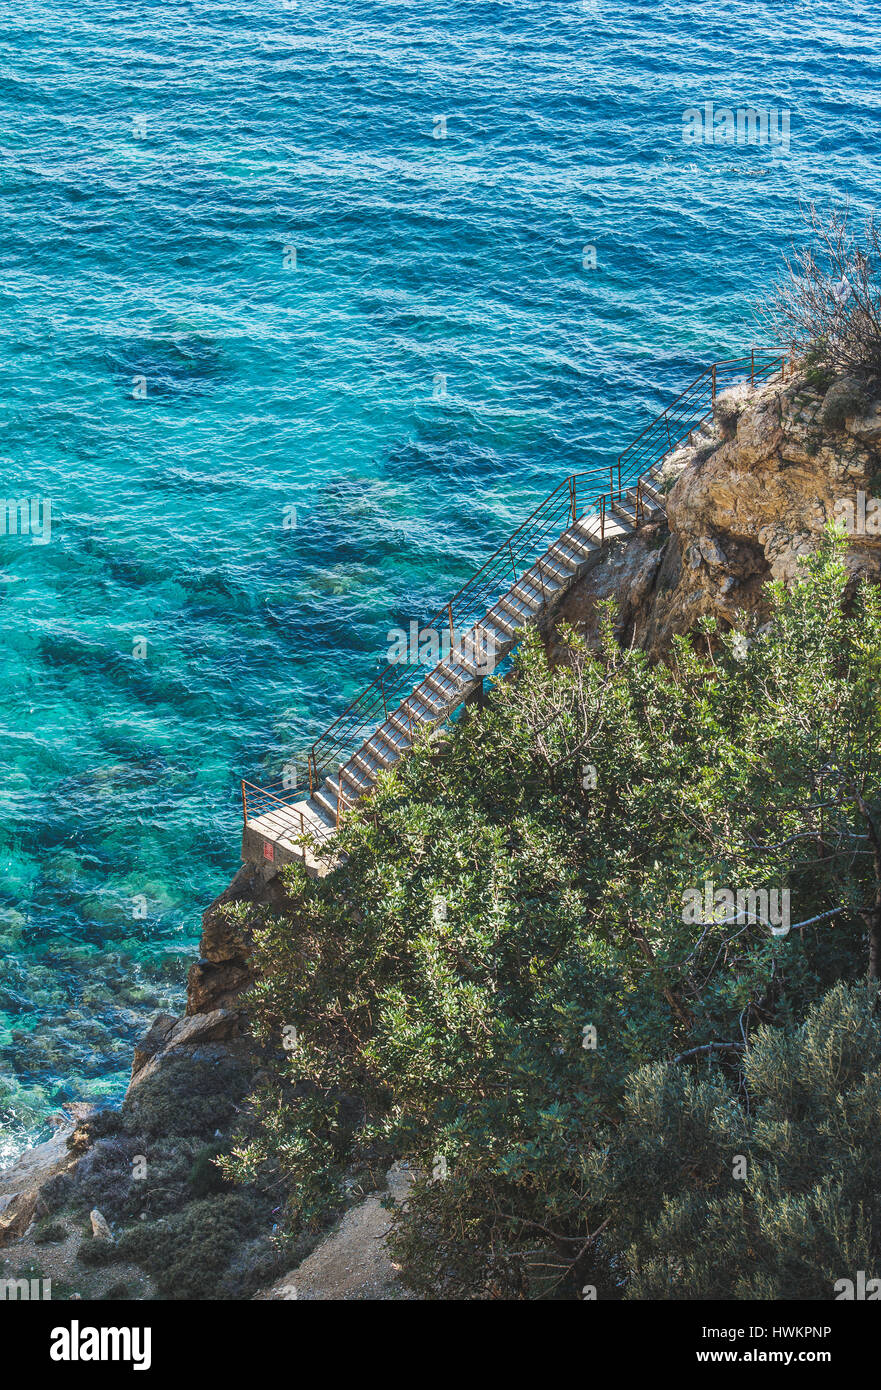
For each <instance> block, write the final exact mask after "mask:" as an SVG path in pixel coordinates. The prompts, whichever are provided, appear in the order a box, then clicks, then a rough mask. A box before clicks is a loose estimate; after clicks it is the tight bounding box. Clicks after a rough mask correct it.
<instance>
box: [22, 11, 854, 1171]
mask: <svg viewBox="0 0 881 1390" xmlns="http://www.w3.org/2000/svg"><path fill="white" fill-rule="evenodd" d="M0 13H2V18H3V23H2V25H0V49H2V54H0V57H2V61H0V144H2V165H0V170H2V173H0V177H2V217H3V225H2V232H3V236H2V270H3V273H2V279H0V367H2V390H0V424H2V427H0V457H2V478H3V486H2V488H0V492H2V494H3V495H4V496H5V497H7V498H14V499H19V498H23V497H28V498H30V497H34V498H40V499H49V500H50V501H51V518H50V519H51V535H50V537H49V542H48V544H45V545H43V544H34V543H33V539H32V537H27V536H21V535H6V536H0V581H2V583H0V633H2V677H0V722H2V732H3V745H2V763H3V775H2V782H0V806H2V820H0V851H2V880H0V951H2V955H0V960H2V965H0V1154H7V1155H8V1154H11V1153H14V1152H15V1151H16V1149H17V1148H19V1147H21V1145H22V1144H24V1143H25V1142H27V1141H32V1140H33V1139H34V1138H36V1137H38V1136H39V1135H40V1134H42V1133H45V1132H46V1129H45V1126H46V1119H47V1117H48V1116H49V1115H50V1114H51V1113H52V1112H53V1111H54V1110H57V1108H58V1105H59V1104H60V1103H61V1102H62V1101H64V1100H68V1099H77V1098H82V1097H87V1098H92V1097H96V1096H102V1095H103V1096H110V1095H117V1094H119V1092H120V1090H121V1089H122V1087H123V1086H124V1084H125V1079H126V1075H127V1072H128V1068H129V1065H130V1058H131V1042H132V1039H133V1038H134V1037H135V1036H136V1034H137V1033H138V1031H139V1030H140V1029H141V1028H142V1027H143V1026H144V1023H145V1020H146V1019H147V1018H148V1017H149V1015H150V1014H151V1013H152V1012H155V1011H156V1010H157V1009H158V1008H172V1009H175V1008H177V1007H178V1006H179V1005H180V1002H181V999H182V995H183V986H184V978H185V970H186V965H187V963H188V960H189V959H190V958H192V955H193V951H194V946H195V941H196V938H197V935H198V925H199V912H200V910H201V908H202V907H204V906H205V905H206V904H207V903H208V902H209V901H210V900H211V898H212V897H214V896H215V895H216V893H217V892H219V891H220V890H221V889H222V888H223V887H224V886H225V884H226V882H227V881H228V879H229V878H230V876H231V875H232V873H233V872H234V871H235V869H236V867H237V863H238V848H239V843H238V841H239V834H240V810H239V801H238V780H237V779H238V777H239V776H240V775H241V774H242V773H243V772H245V773H251V774H254V775H256V776H258V777H259V776H260V775H262V774H265V773H267V772H271V773H273V774H277V772H278V770H279V768H280V766H281V763H282V761H283V760H284V759H286V758H289V757H294V758H295V757H296V756H297V754H298V753H299V752H300V750H302V749H303V748H305V747H306V746H307V744H308V743H309V742H310V741H311V739H312V738H313V737H314V736H315V735H316V734H317V733H318V732H319V731H320V730H321V729H322V728H323V727H324V725H325V724H326V723H328V722H329V721H330V719H331V718H332V717H333V716H334V715H335V714H336V713H338V712H339V711H340V710H341V709H342V707H343V706H344V704H345V703H347V701H348V700H349V699H350V698H351V697H352V696H353V695H354V694H355V693H356V691H357V689H358V688H359V687H360V686H361V685H362V684H363V683H365V682H366V681H367V680H369V679H370V678H372V676H373V675H374V673H375V671H376V669H377V663H378V661H379V659H380V657H381V655H382V653H383V652H384V650H385V647H386V636H385V635H386V633H387V632H388V630H389V629H390V628H391V627H393V626H396V625H399V624H405V623H406V622H408V621H409V620H410V619H411V618H425V617H427V616H428V615H429V614H430V613H432V612H434V611H435V609H436V607H438V606H439V605H440V603H441V602H442V601H443V600H444V599H445V597H447V596H448V594H449V593H450V592H451V591H452V590H453V589H454V588H456V587H458V585H459V583H461V582H462V581H464V580H465V579H466V578H467V576H468V574H469V573H470V572H471V570H472V569H473V568H475V567H476V566H477V565H478V564H479V563H480V562H481V561H482V559H483V558H485V556H486V555H487V554H488V553H489V552H490V551H491V550H492V549H493V548H494V546H495V544H497V543H498V541H500V540H501V539H502V537H503V536H504V534H505V533H506V530H507V529H509V528H510V527H511V526H512V525H513V524H514V523H515V522H516V521H517V520H518V519H519V518H520V517H521V516H522V515H525V514H526V512H527V511H529V510H530V509H531V506H532V505H534V504H535V503H536V502H537V501H538V500H539V499H540V498H541V497H542V496H543V495H544V494H545V493H546V492H548V491H550V490H551V488H552V487H553V486H555V485H556V483H557V482H558V481H559V480H560V479H561V478H562V477H564V476H565V475H566V474H567V473H568V472H571V471H573V470H590V469H593V468H596V469H598V470H601V469H604V468H606V467H607V466H608V462H609V460H610V458H612V457H614V456H615V455H616V454H617V452H618V449H619V448H620V446H621V444H623V443H624V442H626V441H627V439H628V437H629V436H630V435H632V434H634V433H636V432H637V431H638V430H639V429H640V428H641V426H642V424H643V423H645V420H646V419H647V417H648V413H649V412H651V411H653V410H655V409H657V408H658V407H659V406H660V405H662V404H663V403H664V402H665V400H666V398H667V396H668V395H669V394H672V393H675V392H676V391H678V390H679V389H681V388H682V387H683V386H684V385H686V384H687V382H688V381H689V380H690V379H691V377H692V376H693V375H694V374H695V373H696V371H697V369H698V367H699V366H700V365H702V364H703V363H705V362H708V361H711V360H712V359H713V358H714V357H718V356H725V355H729V354H733V353H737V352H740V351H742V350H743V348H744V347H748V346H749V344H750V343H751V342H752V341H753V340H754V337H755V332H754V329H753V328H752V327H751V306H752V305H753V303H754V301H755V300H756V299H757V298H758V297H759V296H760V295H761V293H762V291H763V289H764V288H765V287H766V286H767V284H768V283H769V281H770V280H771V279H772V278H773V276H774V275H775V274H776V270H777V266H778V264H779V257H780V252H781V250H782V249H783V248H785V246H786V245H787V242H788V240H789V238H790V237H791V236H793V235H796V234H797V229H798V207H799V202H800V201H806V200H810V199H815V200H818V201H820V202H821V203H826V202H828V201H829V200H830V199H835V200H840V199H842V198H843V197H844V196H845V195H847V196H849V197H850V199H851V203H852V205H853V207H854V208H855V209H856V210H857V211H858V212H862V211H863V210H864V209H866V208H867V207H868V206H870V205H871V203H872V201H873V199H875V198H876V194H877V191H878V150H879V86H878V74H879V59H881V20H879V17H878V11H877V7H876V6H874V5H870V4H867V3H857V4H851V5H849V6H847V7H846V9H845V10H842V7H840V6H838V5H832V4H828V3H811V4H798V3H783V0H779V3H773V4H733V3H727V2H726V0H716V2H715V3H713V4H712V5H709V4H707V5H696V4H688V5H686V4H669V3H645V4H607V3H604V0H597V3H591V0H588V3H586V4H581V3H578V0H570V3H561V2H560V0H541V3H535V4H532V3H513V2H512V3H497V4H483V3H479V2H478V3H458V4H456V3H453V4H446V3H445V4H439V3H419V2H418V0H401V3H396V4H374V3H365V4H362V3H357V2H356V3H355V4H352V5H345V6H340V5H331V4H323V3H319V0H300V2H299V3H297V4H293V3H290V4H284V3H281V0H278V3H276V2H275V0H255V2H254V3H245V4H242V5H239V6H232V5H228V4H225V3H223V2H222V0H211V2H210V3H208V0H198V2H197V3H192V4H181V3H175V2H174V0H143V3H140V4H138V5H125V6H122V5H120V4H118V3H111V2H110V0H65V3H64V4H61V3H60V0H52V3H34V0H19V3H16V4H14V5H13V4H11V3H10V0H4V3H3V5H2V6H0ZM705 101H713V102H714V103H715V104H716V106H717V107H718V106H725V105H729V106H732V107H738V106H740V107H742V106H747V105H754V106H764V107H769V108H771V107H773V108H777V109H778V110H782V109H783V108H787V109H789V111H790V112H791V118H790V119H791V136H790V147H789V149H788V150H785V149H783V148H780V147H775V148H756V147H734V148H724V147H723V148H720V147H707V146H703V145H702V146H687V145H685V144H684V143H683V140H682V129H683V121H682V113H683V111H684V110H685V109H686V108H689V107H693V106H702V105H703V103H704V102H705ZM586 246H593V247H595V251H596V262H597V264H596V268H595V269H593V268H590V262H591V256H590V254H589V253H588V254H587V255H585V251H584V248H585V247H586ZM286 518H287V520H288V521H289V522H290V521H292V520H293V519H294V518H296V526H295V527H294V526H292V525H288V526H285V524H284V523H285V519H286Z"/></svg>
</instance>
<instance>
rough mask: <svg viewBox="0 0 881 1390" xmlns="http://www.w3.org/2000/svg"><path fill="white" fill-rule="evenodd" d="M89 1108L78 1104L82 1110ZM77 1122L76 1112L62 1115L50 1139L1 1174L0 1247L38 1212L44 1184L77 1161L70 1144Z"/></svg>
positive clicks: (11, 1238) (15, 1236)
mask: <svg viewBox="0 0 881 1390" xmlns="http://www.w3.org/2000/svg"><path fill="white" fill-rule="evenodd" d="M90 1108H91V1107H88V1106H78V1107H76V1109H77V1110H79V1111H84V1110H89V1109H90ZM76 1124H77V1116H76V1115H74V1114H71V1113H69V1112H68V1113H67V1114H65V1115H64V1116H63V1117H59V1123H58V1125H57V1127H56V1129H55V1133H54V1134H53V1135H52V1138H51V1139H47V1140H46V1142H45V1144H37V1145H36V1147H35V1148H33V1149H28V1150H27V1152H26V1153H24V1154H22V1156H21V1157H20V1158H19V1159H18V1161H17V1162H16V1163H13V1164H12V1165H11V1167H9V1168H7V1169H5V1170H4V1172H2V1173H0V1246H2V1245H7V1244H8V1243H9V1242H10V1241H13V1240H16V1239H18V1237H20V1236H22V1235H24V1233H25V1231H26V1230H27V1229H28V1227H29V1226H30V1224H31V1222H32V1221H33V1219H34V1216H35V1214H36V1213H37V1211H38V1207H39V1203H40V1194H41V1192H42V1190H43V1188H44V1187H45V1185H46V1184H47V1183H48V1182H49V1181H51V1179H53V1178H57V1177H58V1176H59V1175H60V1174H62V1173H66V1172H67V1171H68V1170H69V1169H71V1168H72V1167H73V1166H74V1164H75V1163H76V1154H75V1152H73V1151H72V1150H71V1148H70V1147H69V1146H68V1145H69V1141H70V1139H71V1136H72V1135H73V1133H74V1130H75V1128H76Z"/></svg>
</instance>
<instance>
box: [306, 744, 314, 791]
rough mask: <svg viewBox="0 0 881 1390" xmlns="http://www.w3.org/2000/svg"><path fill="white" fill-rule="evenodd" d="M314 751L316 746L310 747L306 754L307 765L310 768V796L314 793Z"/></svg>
mask: <svg viewBox="0 0 881 1390" xmlns="http://www.w3.org/2000/svg"><path fill="white" fill-rule="evenodd" d="M314 751H315V750H314V748H310V749H309V752H308V753H307V754H306V766H307V767H308V769H309V795H310V796H311V795H312V754H313V753H314Z"/></svg>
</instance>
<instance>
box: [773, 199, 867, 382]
mask: <svg viewBox="0 0 881 1390" xmlns="http://www.w3.org/2000/svg"><path fill="white" fill-rule="evenodd" d="M805 223H806V226H807V227H808V228H809V229H810V231H811V233H812V235H813V240H814V245H813V246H803V247H800V248H798V247H794V248H793V251H792V255H791V256H784V258H783V259H784V261H785V264H786V270H787V275H786V276H785V277H784V279H783V281H782V282H781V283H780V284H779V285H778V286H777V287H776V290H775V293H774V295H773V297H772V298H771V299H770V301H768V302H767V303H762V304H760V305H759V306H758V314H759V318H760V320H761V322H762V323H763V325H764V326H765V327H766V328H767V329H768V330H769V331H770V332H771V334H772V335H773V336H774V338H775V339H776V340H777V341H778V342H780V343H784V344H785V345H786V346H787V348H788V349H789V351H790V352H791V353H792V355H793V356H796V357H801V358H807V360H808V361H809V362H811V363H813V364H815V365H823V366H826V367H828V368H830V369H832V370H833V371H834V372H835V373H838V374H846V375H853V376H859V377H865V376H872V375H874V374H876V373H879V372H881V288H879V283H878V279H877V275H878V270H879V266H881V228H879V225H878V223H877V221H876V219H875V215H874V214H872V216H870V217H868V218H867V219H866V223H865V229H864V231H865V242H864V245H863V246H859V245H858V244H857V242H856V240H855V238H854V237H853V235H852V234H851V232H850V229H849V226H848V210H847V208H846V207H845V210H844V212H841V213H837V212H833V213H831V214H830V215H829V218H828V220H824V219H823V218H822V217H821V216H820V214H819V213H818V212H817V209H816V208H815V207H814V205H813V204H811V205H810V207H809V209H808V210H807V213H806V215H805Z"/></svg>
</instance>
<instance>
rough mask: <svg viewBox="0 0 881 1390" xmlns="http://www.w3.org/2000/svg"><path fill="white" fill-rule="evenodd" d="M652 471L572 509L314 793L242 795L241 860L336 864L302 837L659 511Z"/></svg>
mask: <svg viewBox="0 0 881 1390" xmlns="http://www.w3.org/2000/svg"><path fill="white" fill-rule="evenodd" d="M656 474H657V468H655V469H651V470H649V472H648V473H647V474H646V475H645V476H644V477H642V478H640V479H639V482H638V485H634V486H633V487H630V488H625V489H622V491H621V493H620V494H618V495H616V496H614V497H613V500H612V501H611V503H610V506H609V508H608V509H607V510H606V509H604V510H603V511H602V512H597V511H595V510H592V511H587V512H585V513H584V514H583V515H582V516H580V517H578V518H577V519H576V521H575V522H574V523H573V524H572V525H570V526H569V527H568V529H567V530H565V531H564V532H563V533H562V534H561V535H560V536H558V538H557V539H556V540H555V541H554V542H553V544H552V545H551V546H549V547H548V549H547V550H546V551H545V552H544V554H543V555H541V556H540V557H539V558H538V559H537V560H536V561H535V563H534V564H533V565H531V566H530V567H529V568H528V569H527V570H526V571H525V572H524V573H523V574H521V575H520V577H519V578H518V579H517V580H516V582H514V583H513V584H512V585H511V587H510V588H509V589H508V591H507V592H506V593H504V594H503V595H502V596H501V598H498V599H497V600H496V601H495V603H494V604H493V605H492V607H491V608H489V609H488V610H487V611H486V613H485V614H484V615H483V617H482V618H481V619H480V621H479V622H478V623H476V624H475V625H474V627H473V628H471V629H470V631H468V632H466V633H465V634H464V635H463V639H462V641H461V642H460V643H459V644H458V645H456V646H454V648H453V650H451V652H450V655H449V656H448V657H446V658H445V659H444V660H442V661H440V662H439V663H438V664H437V665H436V666H435V667H434V669H433V670H432V671H430V672H429V673H428V674H427V675H425V676H424V677H423V679H422V680H421V681H420V682H419V684H418V685H416V686H415V688H414V689H413V691H412V693H411V694H410V695H409V696H408V697H407V699H405V700H404V701H403V702H402V703H401V704H400V705H398V707H397V708H396V709H395V710H393V711H392V712H390V713H389V714H388V716H387V718H386V719H385V720H384V721H383V722H382V723H380V724H379V725H378V726H377V727H376V728H375V729H374V731H373V732H372V734H371V735H370V736H369V737H368V738H367V739H366V740H365V741H364V742H363V743H362V744H361V746H360V747H359V748H358V749H357V751H356V752H354V753H353V754H352V755H351V756H350V757H349V759H348V761H347V762H345V763H343V764H342V766H341V767H340V769H339V772H338V773H337V774H336V776H331V777H327V778H326V779H325V780H324V781H323V782H322V784H321V785H320V786H319V787H318V788H317V789H316V790H315V791H314V792H313V793H312V795H311V796H309V797H306V798H304V799H303V800H300V801H296V802H285V801H283V800H281V799H277V800H275V804H272V803H271V802H270V804H266V803H265V802H264V801H263V800H261V798H260V797H259V796H257V797H255V798H252V801H256V802H257V808H256V814H251V815H249V814H248V800H247V798H246V800H245V827H244V836H243V843H242V857H243V859H244V860H245V861H246V862H248V861H252V862H258V863H259V862H260V861H261V860H262V861H264V862H266V861H269V862H270V863H271V864H273V865H278V864H284V863H291V862H294V861H299V862H303V863H305V866H306V869H307V871H308V872H310V873H313V874H322V873H325V872H327V870H328V867H331V866H332V863H331V862H330V861H329V860H328V859H327V858H325V857H323V856H322V854H321V852H320V848H319V850H318V851H317V852H316V850H315V849H313V848H311V847H307V846H306V845H304V844H303V843H302V841H303V839H304V837H306V836H312V837H314V838H315V839H316V840H317V841H318V842H319V846H320V845H321V842H323V841H325V840H327V839H329V838H330V837H331V836H332V835H333V833H334V831H335V830H336V828H337V824H338V820H339V816H340V815H342V814H343V813H344V812H345V811H346V810H348V809H349V808H350V807H352V806H353V805H354V804H355V803H356V802H357V801H359V800H360V799H361V798H362V797H365V796H368V795H369V794H370V792H371V791H372V790H373V788H374V786H375V784H376V779H377V777H378V776H379V774H380V773H381V772H384V771H387V770H388V769H389V768H392V767H394V765H395V764H396V763H397V762H398V761H399V759H400V758H402V757H403V756H404V755H405V754H406V753H407V752H408V751H409V750H410V748H411V747H412V745H413V742H414V740H415V739H416V738H417V737H418V736H419V734H421V733H424V732H425V731H427V730H430V729H433V728H436V727H437V726H438V725H440V724H443V723H445V722H446V720H448V719H449V718H450V716H451V715H452V714H453V713H454V711H455V710H456V709H458V708H459V706H460V705H461V704H462V703H463V702H464V701H465V700H467V699H469V697H471V696H473V695H474V694H475V693H476V692H478V691H479V690H480V689H481V688H482V685H483V680H484V676H485V675H487V674H490V673H491V667H492V665H495V664H496V663H498V662H499V661H500V660H501V659H502V658H503V657H505V656H507V654H508V653H509V652H510V651H511V650H512V648H513V647H515V646H516V645H517V643H518V642H519V641H520V638H521V636H522V634H523V630H524V628H526V627H527V626H528V625H529V624H530V623H534V622H535V621H536V620H537V618H538V617H539V615H540V614H541V613H542V612H543V610H545V608H546V607H547V606H548V605H549V604H553V603H554V602H555V601H556V600H557V599H558V598H559V597H560V596H561V595H562V594H563V593H565V591H566V590H567V589H568V588H570V586H571V585H572V584H573V583H574V582H575V581H576V580H577V579H579V578H580V577H581V576H582V575H583V574H585V573H586V572H587V571H588V570H589V569H591V568H592V567H593V565H595V564H597V563H599V562H600V561H601V560H602V558H603V555H604V552H605V550H606V547H607V546H609V545H610V544H611V543H612V542H614V541H616V540H620V539H621V538H623V537H627V536H630V535H632V534H633V533H634V531H635V530H636V528H637V526H638V525H640V524H642V523H643V522H645V521H647V520H657V519H659V518H661V517H662V516H663V515H664V501H663V496H662V494H661V493H660V492H659V490H658V488H657V486H656V483H655V477H656ZM486 652H489V653H491V662H490V670H489V671H488V670H487V663H485V662H484V661H483V660H482V659H481V658H482V656H483V654H484V653H486ZM254 790H255V791H257V790H258V789H256V788H255V789H254ZM268 795H269V794H268V793H265V792H264V793H263V796H264V797H266V796H268Z"/></svg>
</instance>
